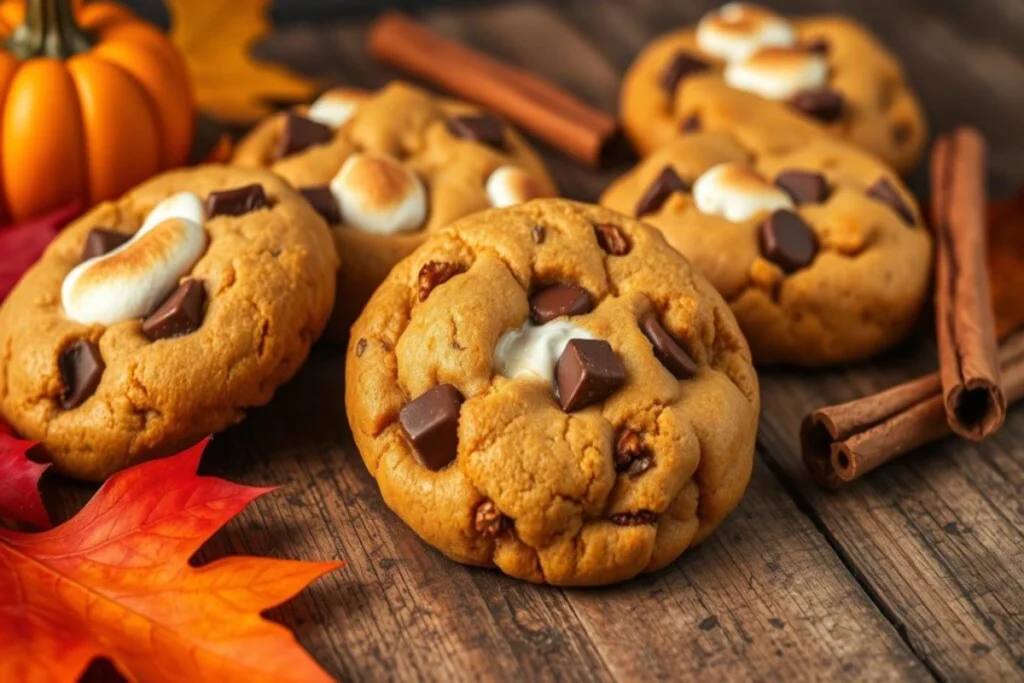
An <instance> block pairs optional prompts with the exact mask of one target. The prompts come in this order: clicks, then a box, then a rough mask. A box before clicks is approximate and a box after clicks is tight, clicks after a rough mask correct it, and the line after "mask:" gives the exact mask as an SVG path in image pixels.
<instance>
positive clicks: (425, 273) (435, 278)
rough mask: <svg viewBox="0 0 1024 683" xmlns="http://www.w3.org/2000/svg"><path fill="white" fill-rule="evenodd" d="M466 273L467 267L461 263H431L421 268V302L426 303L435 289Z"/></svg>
mask: <svg viewBox="0 0 1024 683" xmlns="http://www.w3.org/2000/svg"><path fill="white" fill-rule="evenodd" d="M464 272H466V267H465V266H463V265H461V264H459V263H447V262H445V261H430V262H429V263H427V264H426V265H424V266H423V267H422V268H420V275H419V285H420V301H426V300H427V297H428V296H430V293H431V292H432V291H434V287H437V286H438V285H441V284H444V283H445V282H448V281H449V280H451V279H452V278H453V277H455V276H456V275H458V274H459V273H464Z"/></svg>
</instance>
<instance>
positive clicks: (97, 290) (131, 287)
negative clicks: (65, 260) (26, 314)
mask: <svg viewBox="0 0 1024 683" xmlns="http://www.w3.org/2000/svg"><path fill="white" fill-rule="evenodd" d="M205 250H206V231H205V230H204V229H203V203H202V201H201V200H200V199H199V197H198V196H197V195H195V194H192V193H191V192H181V193H179V194H176V195H172V196H170V197H168V198H167V199H165V200H164V201H162V202H161V203H160V204H158V205H157V206H156V207H155V208H154V209H153V210H152V211H151V212H150V213H149V215H148V216H147V217H146V220H145V221H144V222H143V224H142V227H141V228H139V231H138V232H136V233H135V236H134V237H132V239H130V240H129V241H128V242H125V243H124V244H122V245H121V246H120V247H118V248H117V249H114V250H113V251H111V252H109V253H107V254H103V255H102V256H97V257H96V258H94V259H90V260H88V261H85V262H84V263H81V264H79V265H78V266H77V267H76V268H75V269H74V270H72V271H71V272H70V273H68V276H67V277H66V278H64V284H63V285H62V286H61V302H62V303H63V305H64V312H65V314H66V315H67V316H68V317H69V318H71V319H72V320H74V321H76V322H80V323H83V324H93V323H99V324H101V325H113V324H115V323H119V322H123V321H125V320H131V319H133V318H142V317H145V316H147V315H149V314H150V313H152V312H153V309H155V308H156V307H157V306H158V305H159V304H160V303H161V302H162V301H164V299H166V298H167V296H168V295H169V294H170V293H171V292H173V291H174V288H175V287H177V286H178V281H179V280H180V279H181V277H182V276H183V275H185V274H186V273H188V272H189V271H191V270H192V267H193V266H194V265H195V264H196V262H197V261H198V260H199V258H200V257H201V256H202V255H203V252H204V251H205Z"/></svg>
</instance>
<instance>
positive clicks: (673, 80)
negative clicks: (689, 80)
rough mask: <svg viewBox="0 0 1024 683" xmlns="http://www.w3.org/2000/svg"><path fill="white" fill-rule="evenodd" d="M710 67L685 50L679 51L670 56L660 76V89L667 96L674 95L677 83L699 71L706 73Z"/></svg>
mask: <svg viewBox="0 0 1024 683" xmlns="http://www.w3.org/2000/svg"><path fill="white" fill-rule="evenodd" d="M709 68H710V65H709V64H708V63H707V62H705V61H704V60H703V59H700V58H699V57H697V56H695V55H693V54H692V53H690V52H687V51H686V50H680V51H679V52H677V53H675V54H674V55H673V56H672V61H670V62H669V63H668V66H666V67H665V70H664V71H663V72H662V74H661V87H662V88H663V89H664V90H665V92H667V93H668V94H669V95H674V94H675V92H676V88H678V87H679V83H680V82H681V81H682V80H683V79H684V78H686V77H687V76H691V75H693V74H696V73H700V72H701V71H707V70H708V69H709Z"/></svg>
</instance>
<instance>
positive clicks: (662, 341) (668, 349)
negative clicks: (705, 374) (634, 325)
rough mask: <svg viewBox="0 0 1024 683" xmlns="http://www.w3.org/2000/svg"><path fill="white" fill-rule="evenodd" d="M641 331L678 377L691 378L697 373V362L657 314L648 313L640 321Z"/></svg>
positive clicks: (655, 352) (664, 362) (670, 370)
mask: <svg viewBox="0 0 1024 683" xmlns="http://www.w3.org/2000/svg"><path fill="white" fill-rule="evenodd" d="M640 331H641V332H643V333H644V336H645V337H647V340H648V341H649V342H651V346H653V347H654V355H655V356H657V358H658V360H660V361H661V364H662V365H664V366H665V367H666V368H667V369H668V371H669V372H671V373H672V376H673V377H675V378H676V379H689V378H690V377H693V376H694V375H696V374H697V364H696V363H694V362H693V359H692V358H690V354H688V353H687V352H686V350H685V349H683V347H682V346H680V345H679V342H677V341H676V340H675V337H673V336H672V335H671V334H669V332H668V330H666V329H665V328H664V326H662V324H661V323H660V322H658V318H657V316H655V315H654V314H653V313H648V314H647V315H645V316H644V317H643V320H641V321H640Z"/></svg>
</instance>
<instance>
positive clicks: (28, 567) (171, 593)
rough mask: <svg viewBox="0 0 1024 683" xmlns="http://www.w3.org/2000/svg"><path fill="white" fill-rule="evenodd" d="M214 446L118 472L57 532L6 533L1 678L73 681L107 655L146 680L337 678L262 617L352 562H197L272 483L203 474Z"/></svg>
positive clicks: (1, 559) (0, 598)
mask: <svg viewBox="0 0 1024 683" xmlns="http://www.w3.org/2000/svg"><path fill="white" fill-rule="evenodd" d="M205 445H206V444H205V442H204V443H202V444H199V445H197V446H195V447H193V448H191V449H189V450H187V451H185V452H184V453H181V454H179V455H176V456H174V457H171V458H167V459H164V460H154V461H151V462H147V463H143V464H141V465H137V466H135V467H132V468H129V469H127V470H124V471H122V472H120V473H118V474H115V475H114V476H113V477H111V478H110V479H109V480H107V482H106V483H105V484H104V485H103V486H102V488H100V490H99V491H98V492H97V493H96V495H95V496H94V497H93V499H92V500H91V501H89V503H88V504H87V505H86V506H85V508H83V509H82V511H81V512H79V513H78V514H77V515H76V516H75V517H73V518H72V519H71V520H69V521H68V522H66V523H65V524H62V525H60V526H58V527H56V528H55V529H52V530H51V531H45V532H42V533H39V534H24V533H19V532H15V531H6V530H3V529H0V681H26V680H27V681H44V680H45V681H73V680H76V679H77V677H78V676H80V675H81V673H82V672H83V671H84V670H85V668H86V667H87V666H88V664H89V662H90V661H92V660H93V659H94V658H96V657H106V658H108V659H110V660H111V661H112V662H113V664H114V665H115V666H116V667H117V669H118V670H119V671H121V672H122V673H123V674H125V675H126V676H128V677H129V678H131V679H132V680H142V681H158V682H159V681H168V682H170V681H173V682H175V683H177V682H180V681H218V683H230V682H232V681H242V682H244V683H261V682H263V681H268V682H269V681H325V680H330V677H329V676H327V674H326V673H325V672H324V671H323V670H322V669H321V668H320V667H319V666H318V665H317V664H316V662H314V661H313V659H312V658H311V657H310V656H309V655H308V654H307V653H306V652H305V651H304V650H302V648H301V647H299V645H298V644H297V643H296V642H295V639H294V637H293V636H292V634H291V633H289V632H288V630H287V629H286V628H284V627H283V626H280V625H278V624H274V623H272V622H270V621H267V620H266V619H264V618H262V617H261V616H260V613H261V612H263V611H264V610H266V609H269V608H271V607H273V606H275V605H278V604H280V603H282V602H284V601H285V600H287V599H289V598H291V597H292V596H294V595H295V594H296V593H298V592H299V591H300V590H302V589H303V588H304V587H305V586H306V585H308V584H309V583H310V582H311V581H313V580H315V579H316V578H318V577H320V576H322V575H323V574H325V573H326V572H329V571H331V570H332V569H335V568H337V567H339V566H341V565H340V563H337V562H292V561H286V560H273V559H265V558H255V557H226V558H223V559H220V560H217V561H215V562H211V563H210V564H207V565H205V566H202V567H198V568H196V567H193V566H191V565H190V564H189V558H190V556H191V555H192V554H193V553H195V552H196V551H197V550H198V549H199V547H200V546H202V544H203V543H205V542H206V540H207V539H209V538H210V536H212V535H213V534H214V533H215V532H216V531H217V530H218V529H220V528H221V527H222V526H224V524H226V523H227V522H228V521H229V520H230V519H231V518H233V517H234V516H235V515H237V514H238V513H239V512H241V511H242V509H243V508H244V507H245V506H246V505H248V504H249V503H250V502H252V501H253V500H255V499H256V498H258V497H259V496H261V495H263V494H265V493H267V492H268V491H269V489H257V488H250V487H246V486H241V485H238V484H233V483H231V482H227V481H223V480H220V479H214V478H210V477H199V476H196V473H195V472H196V467H197V466H198V464H199V458H200V454H201V453H202V450H203V448H204V447H205Z"/></svg>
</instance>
